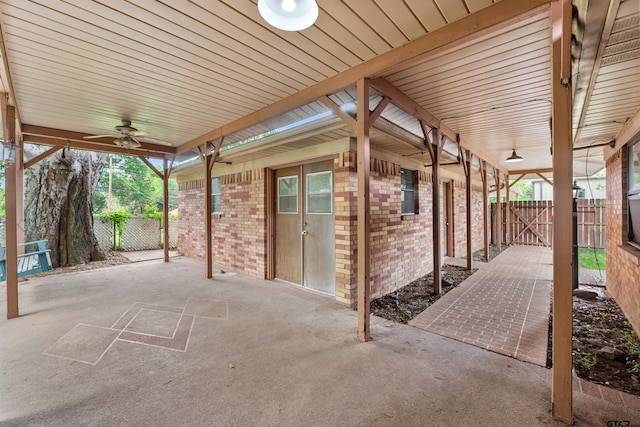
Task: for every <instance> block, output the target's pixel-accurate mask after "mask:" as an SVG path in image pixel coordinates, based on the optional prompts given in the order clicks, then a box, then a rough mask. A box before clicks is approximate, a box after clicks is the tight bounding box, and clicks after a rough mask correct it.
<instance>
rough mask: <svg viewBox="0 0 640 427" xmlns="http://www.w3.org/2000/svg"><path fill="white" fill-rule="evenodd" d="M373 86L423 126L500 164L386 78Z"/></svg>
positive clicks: (489, 161) (461, 146)
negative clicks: (482, 153) (436, 130)
mask: <svg viewBox="0 0 640 427" xmlns="http://www.w3.org/2000/svg"><path fill="white" fill-rule="evenodd" d="M371 86H373V87H374V88H375V89H376V90H377V91H378V92H380V93H382V94H383V95H385V96H388V97H389V98H391V100H392V102H393V103H394V104H396V105H397V106H398V107H400V108H402V109H403V110H404V111H406V112H407V113H408V114H411V115H412V116H413V117H415V118H416V119H417V120H418V121H419V122H420V123H421V126H422V125H425V126H428V127H429V128H433V129H439V133H440V135H443V136H444V137H446V139H448V140H450V141H453V142H458V144H459V146H460V148H461V149H465V150H470V151H471V152H472V153H473V154H474V155H475V156H476V157H479V158H483V159H484V160H486V161H487V162H488V163H489V164H491V165H494V164H499V161H498V159H497V158H488V157H487V156H486V150H484V155H479V154H478V153H481V152H483V150H481V149H480V148H479V147H477V146H475V145H474V144H472V143H470V142H469V141H467V140H466V139H463V138H460V136H459V135H458V134H457V133H456V132H454V131H453V129H451V128H450V127H449V126H447V125H446V124H444V123H442V121H441V120H440V119H439V118H438V117H436V116H434V115H433V114H431V113H430V112H429V111H427V110H426V109H425V108H424V107H423V106H422V105H420V104H418V103H417V102H416V101H414V100H413V99H412V98H411V97H410V96H409V95H407V94H405V93H404V92H402V91H401V90H400V89H398V88H397V87H395V86H394V85H392V84H391V83H389V82H388V81H387V80H386V79H384V78H382V77H378V78H375V79H371ZM423 131H424V130H423Z"/></svg>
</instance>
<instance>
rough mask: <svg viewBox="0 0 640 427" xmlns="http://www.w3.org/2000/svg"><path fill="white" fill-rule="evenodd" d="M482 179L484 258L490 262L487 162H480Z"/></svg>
mask: <svg viewBox="0 0 640 427" xmlns="http://www.w3.org/2000/svg"><path fill="white" fill-rule="evenodd" d="M480 177H481V178H482V228H483V236H484V258H485V261H487V262H489V261H490V257H489V237H490V236H489V218H490V215H489V183H488V182H487V179H488V177H487V162H486V161H485V160H481V161H480Z"/></svg>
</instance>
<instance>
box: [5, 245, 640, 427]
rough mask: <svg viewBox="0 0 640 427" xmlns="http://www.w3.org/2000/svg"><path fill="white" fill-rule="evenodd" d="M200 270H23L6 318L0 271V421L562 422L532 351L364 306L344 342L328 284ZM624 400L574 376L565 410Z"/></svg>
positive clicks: (602, 409)
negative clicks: (364, 318)
mask: <svg viewBox="0 0 640 427" xmlns="http://www.w3.org/2000/svg"><path fill="white" fill-rule="evenodd" d="M214 271H219V270H214ZM203 272H204V266H203V264H202V263H200V262H197V261H195V260H193V259H190V258H187V257H180V258H174V259H172V260H171V262H170V263H168V264H165V263H163V262H161V261H147V262H140V263H135V264H126V265H121V266H117V267H112V268H108V269H101V270H92V271H86V272H80V273H71V274H61V275H54V276H48V277H39V278H32V279H30V280H28V281H26V282H23V283H20V309H21V314H22V315H21V316H20V317H19V318H17V319H13V320H5V319H6V311H5V310H6V308H5V307H6V301H5V299H6V296H5V295H6V289H5V287H4V286H1V287H0V292H1V294H0V300H1V301H0V304H1V308H0V375H1V377H0V378H1V381H0V425H3V426H14V425H16V426H17V425H20V426H22V425H43V426H45V425H46V426H57V425H60V426H63V425H64V426H68V425H135V424H138V425H154V426H155V425H158V426H162V425H167V426H169V425H171V426H173V425H188V426H192V425H206V426H210V425H216V426H218V425H221V426H226V425H234V426H245V425H246V426H259V425H268V426H272V425H278V426H300V425H305V426H307V425H319V426H339V425H345V426H400V425H402V426H432V425H436V426H437V425H451V426H459V425H518V426H538V425H561V424H559V423H556V422H554V421H553V420H552V419H551V415H550V406H551V405H550V396H551V391H550V385H549V384H550V373H549V371H548V370H547V369H545V368H543V367H539V366H535V365H533V364H530V363H525V362H522V361H518V360H514V359H511V358H509V357H506V356H503V355H500V354H496V353H493V352H489V351H486V350H483V349H481V348H478V347H474V346H471V345H467V344H464V343H462V342H458V341H455V340H451V339H448V338H445V337H442V336H439V335H436V334H432V333H430V332H426V331H422V330H419V329H417V328H413V327H410V326H405V325H399V324H395V323H391V322H388V321H384V320H382V319H379V318H375V317H374V318H372V336H373V337H374V340H373V341H371V342H368V343H358V342H357V340H356V312H355V311H353V310H350V309H348V308H344V307H342V306H340V305H338V304H337V303H335V302H334V301H333V299H332V298H327V297H323V296H320V295H316V294H313V293H310V292H307V291H304V290H303V289H300V288H297V287H294V286H291V285H286V284H282V283H277V282H269V281H263V280H257V279H253V278H248V277H246V276H244V275H241V274H234V273H226V274H220V275H217V276H216V277H214V279H212V280H206V279H204V278H203ZM578 387H579V385H578ZM634 402H635V401H634ZM634 402H631V401H629V402H627V401H620V402H617V403H612V402H608V401H606V400H605V399H603V398H602V397H594V396H592V395H590V394H588V393H583V392H582V391H580V389H578V390H576V393H575V395H574V413H575V416H576V421H577V424H578V425H594V426H602V425H606V422H607V421H608V420H630V421H631V423H640V409H639V408H638V406H632V405H633V404H634Z"/></svg>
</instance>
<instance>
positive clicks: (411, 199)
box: [400, 169, 418, 215]
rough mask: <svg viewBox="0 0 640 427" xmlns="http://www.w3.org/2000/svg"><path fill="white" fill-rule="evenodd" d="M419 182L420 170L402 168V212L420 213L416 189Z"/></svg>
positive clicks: (409, 213)
mask: <svg viewBox="0 0 640 427" xmlns="http://www.w3.org/2000/svg"><path fill="white" fill-rule="evenodd" d="M417 184H418V171H414V170H409V169H400V201H401V204H402V214H403V215H412V214H416V213H418V203H417V198H416V189H417V186H418V185H417Z"/></svg>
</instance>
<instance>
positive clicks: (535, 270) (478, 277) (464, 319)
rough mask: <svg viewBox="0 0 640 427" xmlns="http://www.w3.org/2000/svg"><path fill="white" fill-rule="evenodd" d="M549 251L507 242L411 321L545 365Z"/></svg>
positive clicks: (550, 273) (551, 271) (426, 328)
mask: <svg viewBox="0 0 640 427" xmlns="http://www.w3.org/2000/svg"><path fill="white" fill-rule="evenodd" d="M551 260H552V252H551V249H549V248H543V247H536V246H511V247H509V248H508V249H507V250H505V251H504V252H502V253H501V254H500V255H498V256H497V257H496V258H495V259H493V260H492V261H491V262H490V263H488V264H484V263H476V264H475V266H476V267H478V268H479V271H478V272H476V273H475V274H474V275H473V276H471V277H469V278H468V279H467V280H465V281H464V282H462V283H461V284H460V285H458V286H457V287H455V288H454V289H452V290H451V291H449V292H448V293H447V294H446V295H445V296H443V297H442V298H440V299H439V300H438V301H436V302H435V303H434V304H433V305H432V306H431V307H429V308H428V309H427V310H425V311H424V312H423V313H421V314H419V315H418V316H417V317H415V318H414V319H413V320H412V321H411V322H409V324H410V325H412V326H415V327H417V328H421V329H424V330H427V331H430V332H433V333H436V334H439V335H443V336H446V337H449V338H453V339H455V340H458V341H462V342H465V343H469V344H473V345H475V346H478V347H482V348H485V349H488V350H491V351H495V352H497V353H501V354H505V355H507V356H510V357H515V358H516V359H520V360H524V361H527V362H531V363H535V364H536V365H540V366H545V364H546V360H547V337H548V327H549V309H550V305H549V304H550V296H551V279H552V274H553V267H552V265H551Z"/></svg>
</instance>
